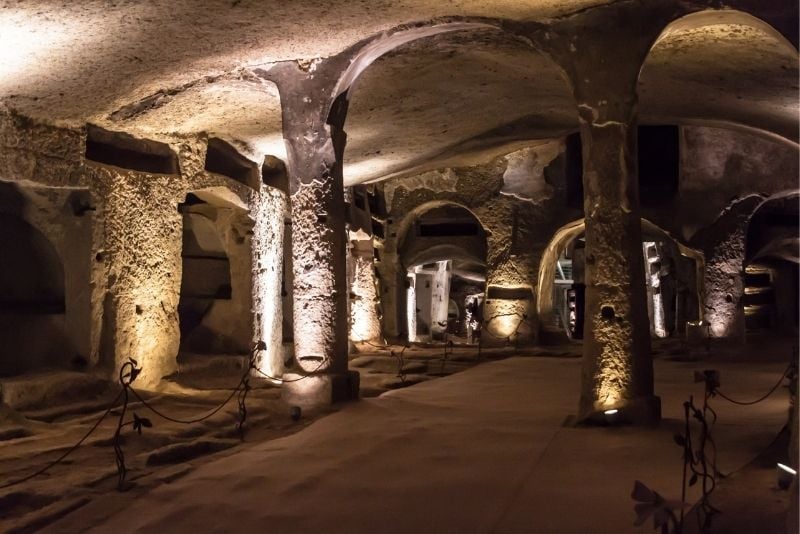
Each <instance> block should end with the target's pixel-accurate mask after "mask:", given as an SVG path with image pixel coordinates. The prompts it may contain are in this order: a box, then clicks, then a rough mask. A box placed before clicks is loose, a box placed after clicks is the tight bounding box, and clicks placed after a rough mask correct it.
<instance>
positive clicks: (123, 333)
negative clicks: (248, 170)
mask: <svg viewBox="0 0 800 534" xmlns="http://www.w3.org/2000/svg"><path fill="white" fill-rule="evenodd" d="M93 178H95V180H96V183H97V184H98V185H97V187H98V190H99V198H100V201H101V204H102V220H103V221H104V223H103V230H102V236H103V237H102V248H101V249H100V251H99V252H98V253H97V256H96V260H97V261H98V262H102V263H103V265H104V267H105V275H106V287H105V289H106V293H105V298H104V301H103V316H102V334H101V340H100V347H101V349H100V350H101V364H104V365H107V366H108V367H109V368H111V369H110V371H111V372H112V373H113V375H112V376H113V378H114V379H116V373H117V372H118V371H119V369H120V367H121V366H122V365H123V364H124V363H125V362H126V361H127V360H128V358H133V359H134V360H136V361H137V363H138V365H139V366H140V367H141V369H142V372H141V374H140V375H139V377H138V378H137V379H136V385H137V386H138V387H142V388H151V387H155V386H156V385H157V384H158V383H159V382H160V380H161V378H162V377H164V376H166V375H168V374H170V373H172V372H174V371H175V370H177V361H176V357H177V355H178V347H179V344H180V330H179V325H178V300H179V298H180V284H181V265H182V262H181V243H182V242H181V235H182V228H181V226H182V220H181V216H180V214H179V213H178V210H177V205H178V202H180V201H181V200H182V199H183V196H184V195H185V192H183V191H181V190H179V187H180V186H179V185H176V184H178V183H179V182H178V180H175V178H174V177H173V176H169V175H147V174H141V173H125V172H121V171H118V170H115V169H113V168H111V167H103V168H97V169H95V170H94V176H93Z"/></svg>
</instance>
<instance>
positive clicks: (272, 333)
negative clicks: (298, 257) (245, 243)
mask: <svg viewBox="0 0 800 534" xmlns="http://www.w3.org/2000/svg"><path fill="white" fill-rule="evenodd" d="M250 210H251V214H252V216H253V219H254V220H255V224H254V225H253V236H252V238H251V241H252V273H253V274H252V280H253V285H252V295H253V298H252V305H253V314H252V316H253V337H254V339H253V342H254V343H259V342H260V341H263V342H264V343H263V345H261V346H262V347H263V349H262V350H257V351H256V367H257V369H258V370H259V371H261V373H263V374H265V375H268V376H269V377H273V378H275V379H280V378H281V377H282V376H283V372H284V353H283V324H282V323H283V303H282V300H283V297H282V294H281V292H282V284H281V282H282V280H281V277H282V276H283V248H284V246H285V243H284V240H283V238H284V234H285V231H284V220H285V219H286V217H288V215H289V202H288V199H287V198H286V195H285V194H283V193H281V192H280V191H278V190H276V189H271V188H266V187H262V189H261V191H260V192H259V194H258V195H257V196H256V198H255V199H254V201H253V204H252V206H251V208H250ZM261 373H258V372H256V373H255V375H254V376H263V375H262V374H261Z"/></svg>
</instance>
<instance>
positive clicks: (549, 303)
mask: <svg viewBox="0 0 800 534" xmlns="http://www.w3.org/2000/svg"><path fill="white" fill-rule="evenodd" d="M641 224H642V235H643V237H644V236H647V235H654V236H661V237H664V238H666V239H667V240H669V241H671V242H672V243H674V244H675V246H676V247H677V249H678V251H679V253H680V255H681V256H683V257H686V258H689V259H691V260H693V261H694V262H695V273H694V274H695V280H696V283H697V295H696V296H697V310H696V312H697V314H698V317H699V318H702V316H703V309H702V302H703V295H704V288H703V272H704V271H705V258H704V255H703V253H702V252H700V251H699V250H697V249H694V248H692V247H689V246H687V245H685V244H684V243H682V242H681V241H680V240H678V239H676V238H675V237H674V236H673V235H672V234H671V233H670V232H668V231H667V230H664V229H663V228H661V227H659V226H658V225H656V224H654V223H652V222H651V221H649V220H647V219H644V218H642V223H641ZM585 231H586V222H585V220H584V219H578V220H575V221H572V222H570V223H567V224H565V225H564V226H562V227H561V228H559V229H558V230H556V232H555V233H554V235H553V238H552V239H551V240H550V242H549V243H548V244H547V246H546V247H545V249H544V252H543V253H542V259H541V263H540V266H539V275H538V279H537V292H536V294H537V295H538V299H537V301H536V310H537V314H538V316H539V317H540V320H547V318H549V317H550V316H551V315H552V313H553V306H554V302H553V287H554V283H555V282H554V280H555V270H556V261H557V259H558V258H559V257H560V255H561V254H562V253H563V252H564V251H565V250H566V248H567V246H568V245H569V243H571V242H572V241H573V240H574V239H576V238H578V237H579V236H580V235H581V234H583V233H584V232H585Z"/></svg>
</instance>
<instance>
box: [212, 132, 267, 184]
mask: <svg viewBox="0 0 800 534" xmlns="http://www.w3.org/2000/svg"><path fill="white" fill-rule="evenodd" d="M205 170H207V171H208V172H213V173H215V174H221V175H223V176H227V177H228V178H231V179H232V180H236V181H237V182H239V183H242V184H244V185H246V186H248V187H251V188H253V189H258V166H257V165H256V164H255V163H253V162H252V161H250V160H249V159H247V158H246V157H244V156H243V155H241V154H240V153H239V151H238V150H236V149H235V148H234V147H232V146H231V145H229V144H228V143H226V142H225V141H223V140H222V139H217V138H216V137H212V138H210V139H209V140H208V149H207V151H206V163H205Z"/></svg>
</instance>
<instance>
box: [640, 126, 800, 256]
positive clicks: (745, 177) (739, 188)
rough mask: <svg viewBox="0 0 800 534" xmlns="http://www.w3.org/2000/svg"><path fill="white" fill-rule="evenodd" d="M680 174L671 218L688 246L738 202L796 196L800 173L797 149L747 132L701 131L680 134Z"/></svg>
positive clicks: (689, 129)
mask: <svg viewBox="0 0 800 534" xmlns="http://www.w3.org/2000/svg"><path fill="white" fill-rule="evenodd" d="M680 168H681V170H680V182H679V194H678V198H677V199H676V206H677V217H675V213H672V217H673V219H677V220H678V221H680V224H681V226H682V233H678V234H676V235H683V237H684V238H685V239H687V240H688V239H693V236H694V234H695V233H696V232H697V231H698V230H699V229H701V228H704V227H708V226H711V225H713V224H714V223H715V221H716V220H717V219H718V218H719V217H720V216H721V214H722V213H723V212H724V211H725V210H726V209H728V207H729V206H730V205H731V203H732V202H735V201H736V200H737V199H741V198H744V197H746V196H748V195H751V194H759V195H761V196H763V197H768V196H771V195H775V194H778V193H781V192H784V191H789V190H797V189H798V183H797V176H798V173H800V166H799V164H798V150H797V147H796V146H791V145H789V144H788V143H784V142H780V141H775V140H771V139H767V138H764V137H760V136H757V135H754V134H751V133H747V132H742V131H737V130H731V129H723V128H707V127H699V126H684V127H683V128H682V143H681V163H680ZM665 215H666V216H669V215H670V214H669V213H667V214H665ZM654 222H656V223H657V224H658V221H654ZM664 228H667V229H670V227H669V226H664Z"/></svg>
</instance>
